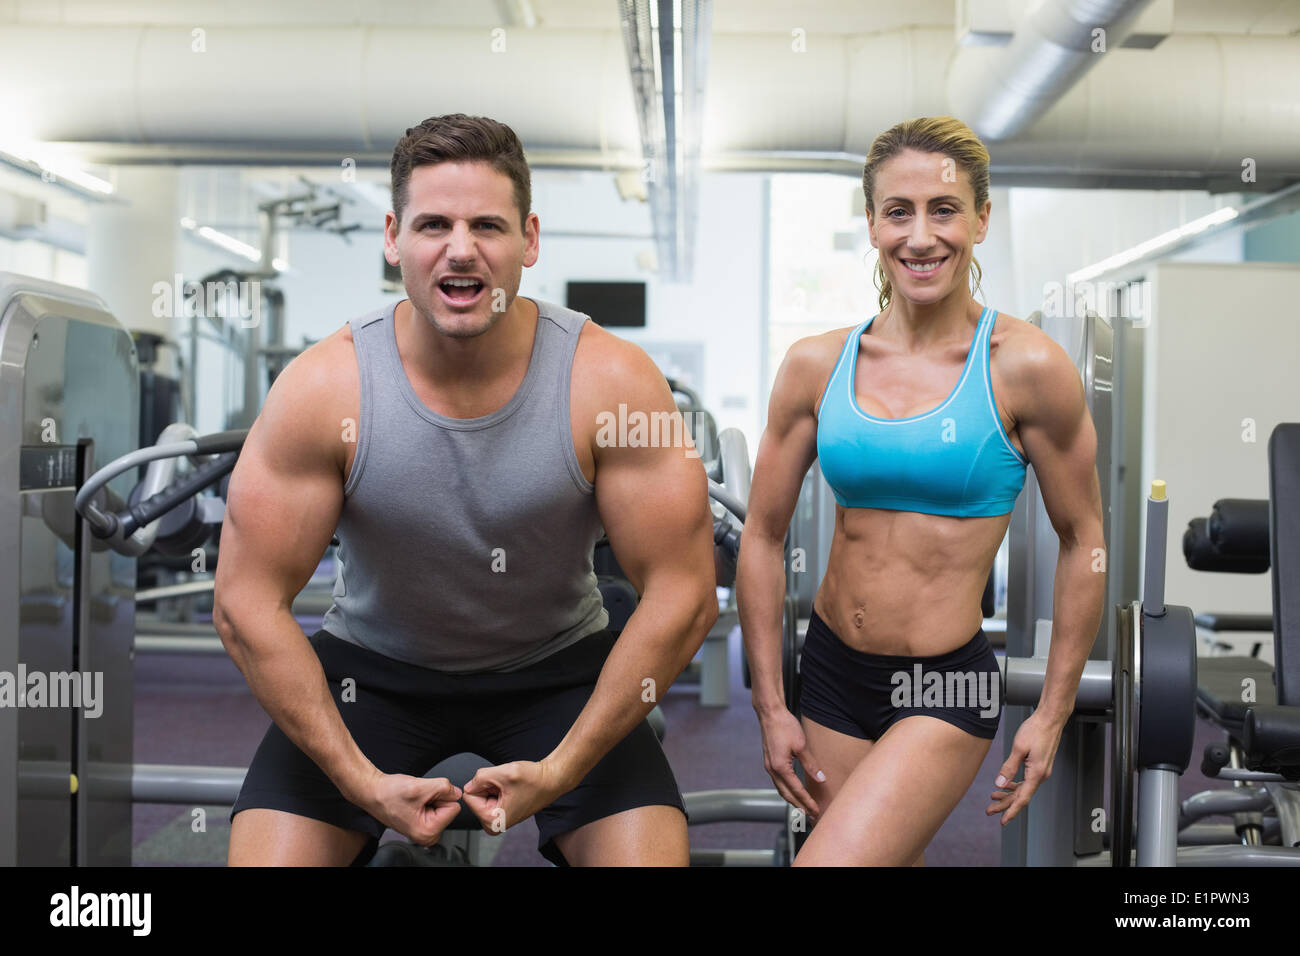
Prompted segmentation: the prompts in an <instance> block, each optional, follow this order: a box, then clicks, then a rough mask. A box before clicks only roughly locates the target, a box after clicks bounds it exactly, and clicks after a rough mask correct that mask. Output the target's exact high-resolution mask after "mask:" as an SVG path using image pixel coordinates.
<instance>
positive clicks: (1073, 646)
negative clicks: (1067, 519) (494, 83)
mask: <svg viewBox="0 0 1300 956" xmlns="http://www.w3.org/2000/svg"><path fill="white" fill-rule="evenodd" d="M1105 600H1106V562H1105V549H1104V548H1103V547H1102V542H1101V541H1100V540H1098V541H1092V540H1087V539H1084V538H1080V539H1078V540H1077V541H1076V543H1075V544H1073V545H1069V546H1067V545H1062V547H1061V551H1060V555H1059V556H1058V558H1057V561H1056V580H1055V583H1054V586H1053V594H1052V643H1051V648H1050V650H1049V652H1048V658H1047V674H1046V677H1045V679H1044V681H1043V691H1042V694H1041V696H1040V697H1039V701H1038V709H1039V711H1041V712H1043V713H1045V714H1046V715H1047V716H1048V717H1050V718H1051V719H1052V720H1053V722H1055V723H1056V724H1058V725H1061V726H1064V725H1065V723H1066V721H1068V720H1069V719H1070V715H1071V714H1072V713H1073V712H1074V701H1075V697H1076V696H1077V694H1078V692H1079V679H1080V678H1081V677H1082V675H1083V668H1084V664H1085V663H1086V662H1087V660H1088V655H1089V654H1090V653H1091V652H1092V645H1093V642H1094V640H1095V639H1096V636H1097V628H1098V627H1099V626H1100V625H1101V616H1102V611H1103V608H1102V605H1103V604H1104V602H1105Z"/></svg>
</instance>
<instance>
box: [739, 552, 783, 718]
mask: <svg viewBox="0 0 1300 956" xmlns="http://www.w3.org/2000/svg"><path fill="white" fill-rule="evenodd" d="M783 551H784V545H783V543H782V542H780V541H768V540H766V539H761V538H758V537H751V538H749V539H747V540H744V542H743V543H742V545H741V556H740V563H739V566H738V567H737V569H736V604H737V607H738V608H739V609H740V633H741V635H742V636H743V638H744V641H745V655H746V659H747V660H748V662H749V683H750V687H751V689H752V690H751V697H752V700H753V705H754V710H755V711H757V712H758V713H759V714H764V713H767V712H769V711H771V710H775V709H784V708H785V688H784V687H782V685H781V680H782V676H781V634H782V631H781V615H782V612H783V608H782V601H783V598H784V594H785V568H784V563H783V560H782V552H783Z"/></svg>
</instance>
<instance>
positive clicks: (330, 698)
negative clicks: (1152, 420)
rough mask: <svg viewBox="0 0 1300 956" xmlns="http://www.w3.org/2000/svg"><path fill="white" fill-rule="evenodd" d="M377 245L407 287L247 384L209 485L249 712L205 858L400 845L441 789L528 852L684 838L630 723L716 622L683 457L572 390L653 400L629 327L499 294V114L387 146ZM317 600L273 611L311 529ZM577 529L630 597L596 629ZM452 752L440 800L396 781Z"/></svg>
mask: <svg viewBox="0 0 1300 956" xmlns="http://www.w3.org/2000/svg"><path fill="white" fill-rule="evenodd" d="M392 197H393V210H392V211H391V212H389V213H388V216H387V219H386V230H385V242H384V250H385V255H386V257H387V259H388V261H389V262H390V263H392V264H394V265H397V264H400V265H401V269H402V278H403V282H404V284H405V286H406V292H407V295H408V296H409V298H408V299H405V300H403V301H401V302H400V303H397V304H396V305H395V306H389V307H387V308H384V309H382V310H379V311H378V312H375V313H372V314H370V315H367V316H363V317H361V318H358V319H354V320H352V321H351V322H350V323H349V324H348V325H346V326H344V327H343V328H341V329H339V330H338V331H337V332H336V333H334V334H333V335H331V336H329V337H328V338H326V339H324V340H323V341H321V342H319V343H318V344H316V345H314V346H312V347H311V348H310V349H308V350H307V351H306V352H304V353H303V354H302V355H301V356H299V357H298V358H297V359H296V360H295V361H294V362H293V363H292V364H291V365H290V366H289V367H288V368H287V369H286V370H285V371H284V373H283V374H281V375H280V376H279V377H278V378H277V379H276V382H275V385H274V387H273V388H272V390H271V392H270V394H269V395H268V396H267V400H266V404H265V407H264V408H263V409H262V413H261V415H260V416H259V418H258V419H257V421H256V422H255V423H254V425H253V428H252V430H251V431H250V433H249V436H248V440H247V442H246V444H245V446H244V450H243V453H242V454H241V456H240V459H239V464H238V466H237V467H236V469H235V471H234V474H233V475H232V477H231V482H230V494H229V505H228V510H227V513H226V520H225V525H224V527H223V530H222V540H221V561H220V564H219V568H218V571H217V576H216V606H215V608H214V614H213V617H214V620H215V622H216V626H217V630H218V632H219V633H220V634H221V638H222V641H223V643H224V644H225V646H226V648H227V649H228V650H229V652H230V655H231V657H232V658H233V660H234V661H235V663H236V665H237V666H238V667H239V669H240V670H241V671H242V672H243V674H244V676H245V677H246V678H247V679H248V683H249V686H250V687H251V688H252V690H253V693H254V694H255V695H256V696H257V698H258V700H259V701H260V702H261V704H262V706H263V707H264V708H265V709H266V711H267V713H268V714H269V715H270V716H271V718H272V720H273V721H274V725H273V726H272V727H271V728H270V729H269V730H268V732H267V734H266V737H265V738H264V740H263V741H262V744H261V746H260V747H259V748H258V751H257V755H256V756H255V758H254V760H253V762H252V765H251V766H250V768H249V773H248V777H247V779H246V781H245V783H244V787H243V790H242V792H241V793H240V797H239V800H238V802H237V803H236V805H235V807H234V811H233V813H232V817H233V822H232V828H231V839H230V853H229V862H230V863H231V864H232V865H244V864H298V865H302V864H310V865H347V864H354V865H355V864H360V863H364V862H365V861H366V860H368V859H369V857H370V856H371V855H372V854H373V852H374V848H375V847H376V846H377V844H378V838H379V836H380V835H381V834H382V833H383V831H384V828H385V827H392V828H393V829H394V830H397V831H399V832H400V833H403V834H405V835H406V836H408V837H409V838H410V839H411V840H412V841H414V842H416V843H418V844H422V845H429V844H432V843H434V842H436V841H437V838H438V836H439V834H440V833H441V832H442V830H443V829H444V828H445V827H446V826H447V824H448V823H449V822H450V821H451V820H452V819H453V818H454V817H455V816H456V814H457V812H458V811H459V803H458V801H459V800H460V799H461V798H462V797H463V799H464V801H465V803H466V805H467V806H468V807H469V808H470V809H471V810H472V811H473V812H474V813H475V815H477V816H478V817H479V819H480V820H481V821H482V824H483V826H484V829H486V830H488V831H489V832H494V833H499V832H500V831H501V830H502V829H504V828H505V827H508V826H513V825H515V824H516V823H519V822H520V821H522V820H525V819H527V818H528V817H530V816H534V815H536V819H537V823H538V828H539V830H540V839H539V850H540V851H541V852H542V853H543V855H544V856H546V857H547V858H548V859H550V860H551V861H553V862H555V863H557V864H563V863H569V864H575V865H593V864H595V865H611V864H681V865H684V864H685V863H687V861H688V849H687V836H686V820H685V816H684V807H683V804H682V798H681V794H680V792H679V790H678V788H677V785H676V782H675V780H674V779H673V775H672V771H671V769H670V768H669V767H668V763H667V761H666V759H665V757H664V754H663V751H662V749H661V748H660V746H659V743H658V741H657V740H656V738H655V736H654V734H653V732H652V731H651V730H650V728H649V726H648V725H647V724H646V722H645V717H646V714H647V713H648V712H649V711H650V710H651V709H652V707H653V706H654V700H655V699H657V697H658V695H660V694H662V693H663V691H664V690H666V689H667V687H668V686H669V685H670V684H671V683H672V681H673V680H674V679H675V678H676V677H677V675H678V674H679V673H680V672H681V671H682V669H683V668H684V667H685V666H686V664H687V663H688V662H689V661H690V659H691V658H692V657H693V656H694V654H695V653H696V651H697V650H698V649H699V647H700V645H701V644H702V642H703V640H704V637H705V635H706V634H707V633H708V630H709V627H710V626H711V625H712V623H713V621H714V620H715V618H716V616H717V602H716V597H715V591H714V576H713V570H712V568H713V553H712V537H711V534H710V531H711V520H710V516H709V512H708V502H707V484H706V478H705V474H704V469H703V467H702V466H701V464H700V462H699V459H698V458H697V457H694V456H693V454H692V452H691V449H690V448H689V447H687V448H683V447H681V445H680V443H679V445H678V447H670V446H665V445H663V444H662V443H660V444H658V446H657V447H644V445H645V443H640V444H641V446H640V447H616V446H611V444H610V443H609V442H607V441H605V440H604V439H603V438H602V435H605V436H607V435H608V434H609V430H608V429H605V430H604V432H602V430H601V429H600V427H599V423H600V421H601V420H602V418H603V417H604V416H602V413H609V414H611V415H613V414H617V413H618V409H619V405H620V404H623V405H625V406H626V414H628V415H631V414H633V413H636V412H641V413H643V414H646V415H647V416H650V415H651V414H652V413H655V412H659V413H668V414H676V408H675V406H674V404H673V400H672V396H671V394H670V392H669V390H668V386H667V383H666V381H665V379H664V377H663V375H662V374H661V373H660V372H659V370H658V369H657V368H656V367H655V365H654V364H653V363H652V362H651V361H650V359H649V358H648V357H647V356H646V355H645V353H644V352H642V351H641V350H640V349H639V348H637V347H636V346H634V345H631V344H629V343H627V342H625V341H623V340H620V339H618V338H616V337H615V336H613V335H611V334H609V333H607V332H605V331H604V330H602V329H600V328H599V327H597V326H596V325H594V324H593V323H591V322H589V321H587V320H586V317H585V316H582V315H579V314H577V313H574V312H570V311H568V310H567V309H563V308H560V307H558V306H555V305H551V304H548V303H545V302H537V301H532V300H530V299H527V298H523V297H519V296H517V294H516V293H517V292H518V288H519V281H520V276H521V274H522V270H523V267H524V266H531V265H533V263H535V262H536V261H537V256H538V236H539V222H538V218H537V216H536V214H534V213H532V212H531V211H530V206H531V196H530V176H529V171H528V166H527V163H526V161H525V159H524V156H523V151H522V147H521V146H520V143H519V140H518V139H517V137H516V136H515V134H514V132H513V131H512V130H510V129H509V127H506V126H503V125H502V124H500V123H496V122H494V121H492V120H489V119H485V118H480V117H467V116H463V115H460V114H456V115H452V116H444V117H435V118H432V119H429V120H426V121H425V122H423V123H421V124H420V125H419V126H418V127H415V128H413V129H410V130H408V131H407V135H406V136H405V137H404V138H403V139H402V140H401V141H400V142H399V143H398V145H397V148H396V150H395V151H394V154H393V162H392ZM336 526H337V534H338V537H339V539H340V542H341V546H340V548H339V563H340V569H339V572H338V577H337V579H336V582H335V588H334V603H333V606H332V607H331V608H330V609H329V612H328V613H327V615H326V617H325V620H324V623H323V627H322V629H321V630H320V631H319V632H317V633H316V634H315V635H314V636H312V637H311V638H310V639H308V638H307V637H306V636H305V635H304V633H303V631H302V629H301V628H300V627H299V626H298V624H297V622H296V621H295V619H294V617H293V615H292V613H291V605H292V602H293V599H294V596H295V595H296V594H297V593H298V592H299V591H300V590H301V589H302V587H303V586H304V585H305V584H306V582H307V581H308V579H309V578H310V577H311V574H312V572H313V570H314V569H315V568H316V566H317V563H318V562H319V560H320V557H321V554H322V553H323V552H324V550H325V548H326V546H327V545H328V544H329V541H330V537H331V535H333V534H334V533H335V530H336ZM602 526H603V528H604V530H605V533H606V535H607V536H608V538H609V540H610V543H611V545H612V546H613V548H614V552H615V554H616V556H617V558H618V561H619V563H620V565H621V566H622V567H623V569H624V571H625V573H626V574H627V576H628V578H629V579H630V580H631V581H632V583H633V584H634V585H635V587H636V589H637V591H638V592H639V593H640V594H641V602H640V604H639V605H638V607H637V610H636V612H635V613H634V614H633V616H632V618H631V620H630V621H629V622H628V624H627V627H626V629H625V630H623V631H622V633H621V635H619V636H618V637H617V643H615V636H614V635H612V634H610V632H609V631H607V630H605V625H606V624H607V622H608V616H607V615H606V613H605V611H604V609H603V607H602V603H601V598H600V593H599V591H598V589H597V587H596V577H595V575H594V573H593V572H592V560H591V558H592V548H593V545H594V543H595V542H596V540H597V539H598V538H599V536H600V531H601V527H602ZM462 751H472V752H475V753H478V754H481V755H482V756H484V757H486V758H487V759H488V760H489V761H492V762H493V763H494V764H497V766H493V767H490V768H486V769H484V770H481V771H480V772H479V773H478V774H477V775H476V776H475V777H474V779H473V780H472V781H470V782H469V783H468V784H467V785H466V786H465V788H464V793H463V794H462V792H461V791H460V790H459V789H458V788H456V787H454V786H452V785H451V783H449V782H448V781H447V780H445V779H424V778H423V777H422V776H421V775H422V774H424V773H426V772H427V771H428V770H429V768H430V767H432V766H433V765H435V764H436V763H437V762H438V761H440V760H442V759H443V758H445V757H447V756H450V755H452V754H454V753H458V752H462Z"/></svg>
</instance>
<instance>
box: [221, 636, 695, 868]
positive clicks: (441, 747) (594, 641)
mask: <svg viewBox="0 0 1300 956" xmlns="http://www.w3.org/2000/svg"><path fill="white" fill-rule="evenodd" d="M309 640H310V641H311V645H312V648H313V649H314V650H315V651H316V656H317V657H319V658H320V662H321V666H322V668H323V669H324V671H325V677H326V680H327V681H328V682H329V687H330V692H331V694H333V696H334V702H335V704H336V705H337V706H338V708H339V713H340V714H341V715H342V717H343V723H344V724H345V725H347V728H348V731H349V732H350V733H351V734H352V737H353V739H354V740H356V742H357V746H358V747H360V748H361V751H362V753H364V754H365V755H366V756H367V757H368V758H369V759H370V761H371V762H372V763H374V765H375V766H376V767H378V768H379V769H380V770H382V771H383V772H384V773H403V774H410V775H412V776H416V777H421V776H424V774H426V773H427V772H428V771H429V770H430V769H431V768H432V767H434V766H435V765H436V764H438V763H440V762H441V761H442V760H445V759H446V758H447V757H451V756H454V755H455V754H458V753H466V752H468V753H476V754H478V755H479V756H481V757H484V758H485V759H487V760H488V761H491V762H492V763H493V764H498V765H499V764H503V763H508V762H510V761H512V760H534V761H536V760H541V759H542V758H543V757H545V756H546V755H547V754H549V753H550V752H551V751H552V750H554V749H555V747H556V745H557V744H558V743H559V742H560V741H561V740H562V739H563V738H564V735H565V734H567V733H568V732H569V728H570V727H571V726H572V725H573V722H574V720H576V719H577V717H578V714H579V712H580V711H581V710H582V708H583V707H584V706H585V705H586V703H587V700H588V698H590V697H591V693H592V691H593V690H594V689H595V686H596V678H597V677H598V676H599V675H600V670H601V667H602V666H603V665H604V663H605V658H606V657H607V656H608V655H609V652H610V649H611V648H613V646H614V641H615V635H613V634H611V633H610V632H609V631H599V632H597V633H595V634H592V635H590V636H588V637H584V638H583V639H582V640H580V641H578V642H577V643H576V644H573V645H571V646H570V647H566V648H565V649H564V650H562V651H558V652H556V653H555V654H552V655H551V656H550V657H547V658H546V659H544V660H542V661H539V662H538V663H536V664H533V665H531V666H529V667H525V668H523V669H521V670H518V671H512V672H510V673H498V672H488V673H478V674H448V673H443V672H440V671H435V670H430V669H429V668H425V667H419V666H416V665H414V664H407V663H404V662H402V661H397V660H393V659H392V658H390V657H385V656H384V655H382V654H377V653H375V652H374V651H370V650H367V649H365V648H362V647H358V646H357V645H355V644H351V643H349V642H347V641H342V640H340V639H338V638H337V637H335V636H334V635H332V634H330V633H328V632H326V631H318V632H317V633H316V634H314V635H313V636H312V637H311V638H309ZM347 678H351V679H352V680H353V681H355V692H354V693H353V692H350V693H349V698H355V699H349V701H348V702H347V703H342V701H341V695H342V683H341V682H342V681H343V680H345V679H347ZM349 689H350V691H351V688H349ZM454 782H456V783H461V782H463V781H454ZM462 805H463V804H462ZM655 805H667V806H673V807H677V808H678V809H680V810H681V811H682V813H683V815H685V813H686V805H685V802H684V801H683V799H682V795H681V791H680V790H678V788H677V781H676V780H675V779H674V777H673V772H672V768H671V767H669V766H668V758H667V757H665V756H664V752H663V748H662V747H661V746H660V745H659V739H658V737H656V736H655V733H654V731H653V730H652V729H651V728H650V725H649V724H648V723H646V722H645V721H642V722H641V723H640V724H638V725H637V726H636V728H635V729H633V731H632V732H631V733H630V734H628V735H627V736H626V737H625V738H623V740H622V741H620V742H619V743H618V744H616V745H615V746H614V747H613V749H611V750H610V751H609V753H607V754H606V755H605V756H604V758H602V759H601V761H600V762H599V763H597V764H596V766H595V767H594V768H593V769H592V771H591V772H590V773H589V774H587V776H586V777H585V778H584V779H583V780H582V782H581V783H580V784H578V786H577V787H575V788H574V789H573V790H571V791H569V792H568V793H566V794H563V795H562V796H561V797H559V798H558V799H557V800H556V801H555V802H554V803H552V804H551V805H550V806H548V807H546V808H545V809H543V810H539V811H538V812H537V814H536V815H535V817H534V819H535V820H536V821H537V827H538V829H539V830H540V831H541V832H540V836H539V838H538V846H537V848H538V850H539V851H540V852H541V854H542V855H543V856H544V857H546V859H548V860H550V861H551V862H552V863H555V864H556V865H557V866H563V865H566V861H565V859H564V856H563V854H561V853H560V851H559V849H558V848H557V847H556V846H555V838H556V837H557V836H559V835H560V834H562V833H567V832H569V831H570V830H574V829H577V828H578V827H581V826H583V825H585V824H587V823H591V822H592V821H593V820H599V819H601V818H603V817H607V816H610V815H612V814H615V813H621V812H622V811H624V810H631V809H634V808H636V807H644V806H655ZM253 807H260V808H265V809H270V810H283V811H286V812H288V813H295V814H298V815H300V816H304V817H310V818H312V819H314V820H323V821H324V822H326V823H332V824H333V825H334V826H337V827H342V828H344V829H346V830H359V831H361V832H363V833H366V834H369V835H370V837H371V839H370V841H369V842H368V844H367V846H366V849H365V850H364V851H363V853H362V854H361V855H360V856H359V857H358V862H357V863H356V864H354V865H360V864H361V863H364V862H365V861H367V860H369V858H370V857H371V856H372V855H373V854H374V851H375V849H376V848H377V847H378V845H379V838H380V837H381V836H382V835H383V833H384V830H385V829H386V827H385V826H384V824H382V823H380V822H379V821H378V820H376V819H375V818H374V817H372V816H370V814H368V813H366V812H365V811H364V810H361V809H360V808H358V807H356V806H354V805H353V804H351V803H349V802H348V801H347V800H345V799H344V798H343V795H342V794H341V793H339V790H338V788H337V787H336V786H335V785H334V784H333V783H332V782H331V781H330V779H329V778H328V777H327V776H326V775H325V774H324V773H323V772H322V771H321V769H320V768H319V767H317V766H316V763H315V761H313V760H312V759H311V758H310V757H308V756H307V755H306V754H304V753H303V752H302V751H301V750H299V749H298V747H297V746H296V745H295V744H294V743H293V741H291V740H290V739H289V738H288V737H287V736H285V734H284V733H283V732H282V731H281V730H280V728H279V727H277V726H275V724H272V725H271V727H270V729H269V730H268V731H267V732H266V736H265V737H264V738H263V739H262V743H261V745H260V746H259V747H258V748H257V754H256V755H255V756H254V757H253V762H252V764H251V765H250V766H249V768H248V776H247V777H246V778H245V779H244V786H243V789H241V790H240V793H239V799H238V800H237V801H236V802H235V806H234V809H233V810H232V811H231V814H230V816H231V818H232V819H233V818H234V816H235V814H237V813H239V811H241V810H247V809H250V808H253Z"/></svg>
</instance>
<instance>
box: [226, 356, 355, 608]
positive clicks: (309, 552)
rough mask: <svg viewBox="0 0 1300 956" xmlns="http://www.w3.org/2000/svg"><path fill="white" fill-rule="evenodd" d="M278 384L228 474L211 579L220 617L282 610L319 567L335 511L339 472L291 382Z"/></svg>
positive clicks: (307, 404)
mask: <svg viewBox="0 0 1300 956" xmlns="http://www.w3.org/2000/svg"><path fill="white" fill-rule="evenodd" d="M282 377H283V376H282ZM277 384H280V383H279V382H277ZM284 384H285V385H286V389H282V390H281V394H280V395H278V396H276V397H274V398H273V397H271V396H268V398H267V403H266V407H265V408H264V409H263V411H262V414H261V415H260V416H259V417H258V420H257V421H256V422H255V423H254V425H253V428H252V429H251V430H250V431H249V435H248V438H247V439H246V440H245V442H244V448H243V450H242V451H241V452H240V456H239V461H238V463H237V464H236V465H235V470H234V472H233V473H232V474H231V476H230V488H229V492H228V495H227V504H226V516H225V520H224V521H223V523H222V531H221V557H220V560H219V562H218V564H217V576H216V577H217V581H216V600H217V601H218V602H219V603H220V604H221V605H222V606H223V608H224V609H225V611H226V612H227V613H234V612H237V611H243V610H253V611H254V613H262V612H265V611H269V610H272V609H274V607H276V606H278V605H284V606H288V605H290V604H291V603H292V601H293V599H294V597H295V596H296V595H297V594H298V592H299V591H301V590H302V588H303V587H304V586H306V584H307V582H308V581H309V580H310V579H311V576H312V573H313V572H314V571H315V570H316V567H317V565H318V564H319V563H320V559H321V555H322V554H324V552H325V549H326V548H327V547H328V546H329V542H330V538H331V537H332V536H333V534H334V529H335V527H336V525H337V524H338V517H339V513H340V511H341V510H342V506H343V485H342V475H341V473H340V471H339V469H338V467H337V464H336V459H335V458H334V457H333V456H332V455H331V454H330V452H329V449H327V448H325V447H323V438H322V436H323V434H324V431H323V429H322V428H321V427H320V424H319V423H317V422H316V421H314V420H313V419H312V417H311V416H313V415H316V414H318V411H314V410H312V409H313V403H311V402H308V401H291V396H290V395H289V394H287V392H288V391H289V389H288V388H287V386H289V385H290V384H291V383H290V382H285V383H284ZM299 384H304V383H301V382H299ZM299 394H301V393H299ZM319 407H320V406H315V408H316V409H319Z"/></svg>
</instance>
